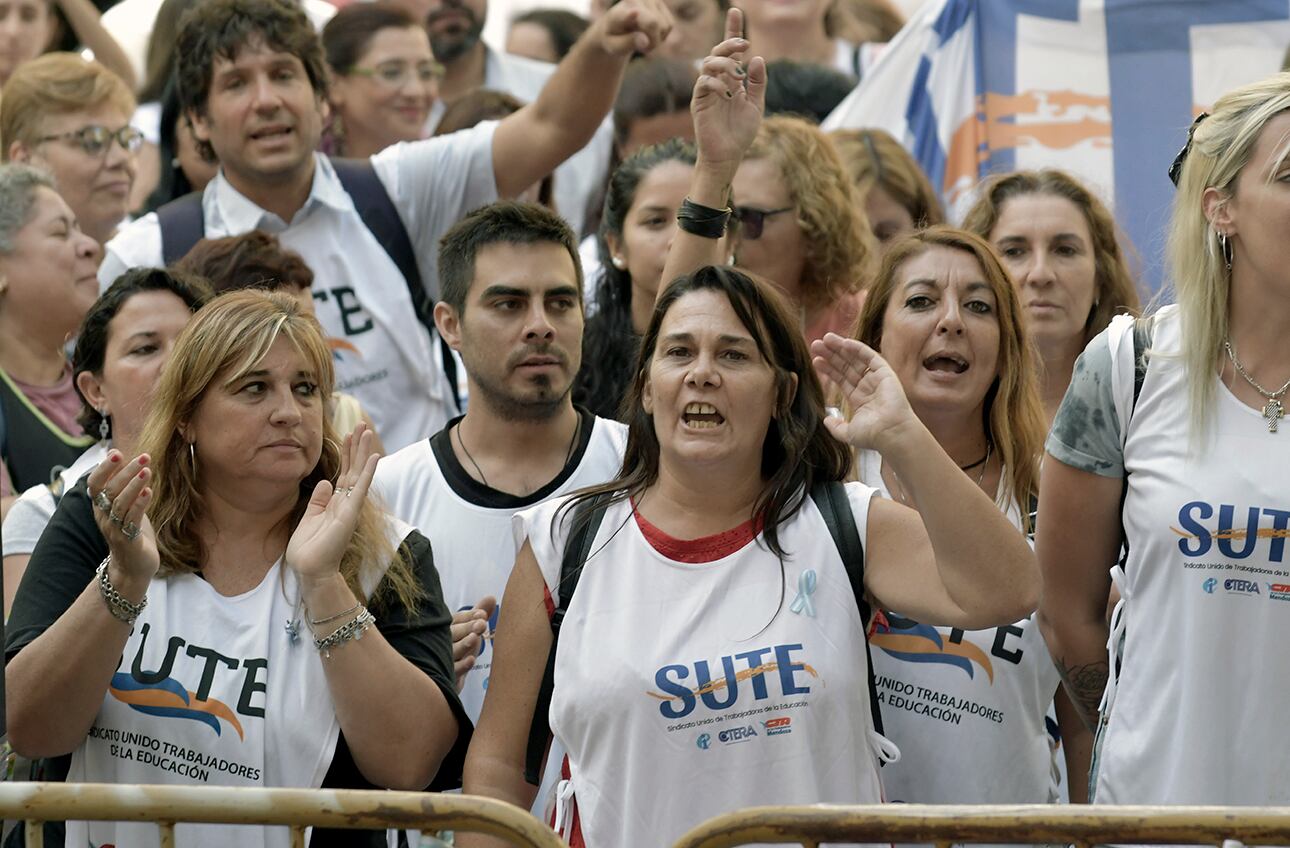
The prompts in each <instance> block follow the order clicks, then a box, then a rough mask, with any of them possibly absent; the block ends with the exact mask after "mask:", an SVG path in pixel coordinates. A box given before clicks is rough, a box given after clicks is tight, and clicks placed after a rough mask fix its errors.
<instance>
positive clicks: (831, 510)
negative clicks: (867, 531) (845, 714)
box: [811, 480, 882, 734]
mask: <svg viewBox="0 0 1290 848" xmlns="http://www.w3.org/2000/svg"><path fill="white" fill-rule="evenodd" d="M811 500H813V501H815V506H816V507H817V508H818V509H819V510H820V515H822V516H824V525H825V526H826V527H828V528H829V535H830V536H832V537H833V544H834V545H835V546H836V547H837V549H838V553H839V554H840V555H841V556H842V564H843V565H844V566H846V569H847V577H848V578H849V579H850V581H851V591H852V593H854V594H855V596H856V605H857V606H858V607H859V608H860V626H861V627H863V628H864V652H865V659H866V661H867V663H868V666H869V708H870V710H871V711H872V713H873V727H874V730H876V731H878V733H880V734H881V733H882V712H881V710H880V708H879V705H878V682H877V680H876V679H875V677H874V671H873V652H872V651H871V650H870V648H869V619H870V618H871V617H872V614H873V610H872V609H871V608H870V607H869V602H868V601H866V600H865V588H864V546H863V545H862V544H861V543H860V531H859V530H858V529H856V519H855V515H853V514H852V512H851V501H850V499H848V498H847V490H846V487H845V486H843V485H842V484H841V483H839V482H838V481H836V480H825V481H823V482H820V483H817V484H815V485H814V486H813V487H812V488H811Z"/></svg>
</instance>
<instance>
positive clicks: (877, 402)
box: [811, 333, 922, 453]
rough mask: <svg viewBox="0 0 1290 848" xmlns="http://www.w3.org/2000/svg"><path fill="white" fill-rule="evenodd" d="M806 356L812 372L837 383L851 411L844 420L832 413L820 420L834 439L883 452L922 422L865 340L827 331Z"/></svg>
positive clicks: (889, 370) (894, 374)
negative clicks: (809, 356)
mask: <svg viewBox="0 0 1290 848" xmlns="http://www.w3.org/2000/svg"><path fill="white" fill-rule="evenodd" d="M811 357H812V360H811V361H812V363H813V364H814V365H815V370H816V372H817V373H819V375H820V377H821V378H823V379H825V380H828V381H829V382H831V383H833V384H834V385H835V386H837V387H838V389H839V390H840V391H841V392H842V396H843V399H844V401H845V404H846V407H847V409H849V410H850V412H851V419H850V420H849V421H848V420H846V419H843V418H835V417H829V418H826V419H825V421H824V423H825V426H827V427H828V428H829V432H830V433H832V434H833V437H834V438H836V439H837V440H838V441H840V442H845V443H847V444H849V445H851V446H852V447H854V448H856V449H859V450H866V449H868V450H877V451H878V452H879V453H883V452H884V448H885V446H886V445H888V444H892V443H893V441H892V440H893V439H897V438H899V437H900V436H901V435H902V434H904V433H906V432H910V431H911V429H913V428H917V427H921V426H922V425H921V424H920V423H919V421H918V417H917V416H915V415H914V411H913V410H912V409H911V408H910V406H909V400H908V399H906V397H905V390H904V388H903V387H902V386H901V384H900V378H899V377H897V376H896V373H895V372H894V371H892V370H891V366H890V365H888V364H887V361H886V360H885V359H883V358H882V357H881V356H879V355H878V352H877V351H876V350H874V349H873V348H871V347H869V346H868V345H867V344H864V343H863V342H858V341H856V340H855V339H846V338H843V337H842V336H839V335H837V334H835V333H829V334H827V335H825V337H824V338H822V339H819V340H817V341H815V342H812V343H811Z"/></svg>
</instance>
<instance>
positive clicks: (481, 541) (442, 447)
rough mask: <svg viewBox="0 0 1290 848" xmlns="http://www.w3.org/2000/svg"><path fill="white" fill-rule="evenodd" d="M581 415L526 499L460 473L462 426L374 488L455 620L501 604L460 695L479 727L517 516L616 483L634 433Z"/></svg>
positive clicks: (383, 464) (549, 776) (388, 465)
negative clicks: (560, 463) (414, 534)
mask: <svg viewBox="0 0 1290 848" xmlns="http://www.w3.org/2000/svg"><path fill="white" fill-rule="evenodd" d="M579 415H580V416H581V420H582V429H581V432H580V433H579V435H578V444H577V445H576V446H575V448H574V452H573V455H572V456H571V457H570V460H569V464H568V465H567V466H565V468H564V471H562V472H561V473H560V474H559V475H558V476H557V477H556V478H555V479H553V480H552V481H551V482H550V483H548V484H547V485H546V486H543V487H542V488H541V489H539V490H538V491H536V492H534V493H533V494H531V495H529V496H527V497H516V496H514V495H508V494H505V493H503V492H498V491H497V490H495V489H490V488H487V487H486V486H484V485H483V484H481V483H479V482H477V481H476V480H475V479H474V478H472V477H471V476H470V475H469V474H468V473H467V472H466V470H465V469H464V468H462V467H461V463H460V462H458V461H457V457H456V455H455V454H454V453H453V450H452V444H451V441H450V438H451V437H450V435H449V434H450V432H451V430H452V427H453V426H454V425H455V424H456V423H457V420H460V419H457V420H454V421H453V422H452V423H450V424H449V425H448V427H446V428H445V429H443V430H441V431H440V432H439V433H437V434H435V435H434V436H432V437H431V438H429V439H423V440H422V441H420V442H417V443H416V444H412V445H408V446H407V447H406V448H404V449H403V450H401V451H398V452H397V453H394V454H391V455H389V456H387V457H385V458H383V459H382V460H381V461H380V464H379V465H377V466H376V478H375V481H374V483H373V485H374V486H375V489H376V492H377V494H378V495H379V496H380V497H381V498H382V499H383V500H384V502H385V504H386V506H387V508H388V509H389V510H390V512H391V514H393V515H395V516H398V517H399V518H400V519H402V520H404V521H406V522H408V523H409V524H412V525H413V526H415V527H416V528H417V529H418V530H420V531H421V532H422V533H423V534H424V535H425V536H426V537H427V538H429V539H430V543H431V545H432V546H433V548H434V559H435V568H436V569H437V570H438V572H439V580H440V583H441V585H442V587H443V593H444V595H443V597H444V603H446V604H447V606H448V609H449V610H450V611H452V612H454V613H455V612H459V611H461V610H465V609H470V608H471V607H473V606H475V604H476V603H477V602H478V601H479V600H480V599H481V598H483V597H485V596H486V595H492V596H493V597H495V598H497V599H499V603H498V605H497V610H496V611H495V612H494V613H493V616H492V618H491V619H490V620H489V622H488V629H489V634H490V637H489V638H487V639H485V640H484V644H483V646H482V647H481V648H480V652H479V655H478V656H477V657H476V660H475V665H474V666H473V667H472V668H471V670H470V671H469V672H467V674H466V678H465V682H464V684H463V686H462V690H461V701H462V705H463V706H464V707H465V708H466V714H467V715H468V716H470V720H471V721H472V722H475V723H478V722H479V713H480V710H481V709H482V708H483V705H484V695H485V694H486V693H487V691H488V679H489V674H490V672H491V670H492V666H493V641H492V638H491V634H492V631H493V629H494V628H495V627H496V626H497V617H498V615H499V614H500V613H501V611H502V607H501V603H500V599H501V598H502V593H503V591H504V590H505V589H506V581H507V580H508V579H509V578H510V575H511V569H512V567H513V566H514V565H515V557H516V554H518V553H519V546H518V545H517V544H516V541H515V539H514V537H513V536H512V534H511V519H512V517H513V516H514V515H515V513H516V512H518V511H519V510H522V509H528V508H530V507H532V506H534V505H536V504H539V503H541V502H543V501H545V500H549V499H551V498H555V497H559V496H561V495H565V494H568V493H569V492H572V491H575V490H576V489H581V488H584V487H586V486H594V485H596V484H599V483H603V482H605V481H606V480H610V479H612V478H613V477H614V475H615V474H617V473H618V470H619V468H621V467H622V464H623V449H624V448H625V447H626V445H627V427H626V426H625V425H623V424H620V423H618V422H617V421H608V420H605V419H603V418H596V417H595V416H593V415H592V414H591V413H589V412H586V411H582V410H580V411H579ZM563 755H564V752H563V750H556V749H555V747H554V746H553V748H552V751H551V753H550V755H549V756H548V758H547V763H548V765H547V770H546V774H545V775H544V777H543V780H542V784H541V785H540V787H539V790H538V794H537V797H536V798H535V800H534V802H533V808H532V812H533V814H534V815H535V816H537V817H538V818H540V819H542V820H544V821H545V820H546V819H547V817H548V816H547V812H548V806H549V804H548V802H549V800H550V795H551V790H552V788H553V787H554V786H555V783H556V781H557V780H558V779H559V769H560V760H561V758H562V757H563Z"/></svg>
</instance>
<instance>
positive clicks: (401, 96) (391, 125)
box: [322, 0, 442, 158]
mask: <svg viewBox="0 0 1290 848" xmlns="http://www.w3.org/2000/svg"><path fill="white" fill-rule="evenodd" d="M322 42H323V51H324V52H325V54H326V57H327V64H328V66H329V67H330V68H331V72H332V80H331V87H330V90H329V97H330V99H331V107H332V122H331V127H330V129H329V133H328V138H326V139H324V145H325V146H328V147H329V151H328V152H330V153H332V154H333V155H337V156H350V157H355V158H362V157H367V156H373V155H375V154H377V153H380V152H381V151H382V150H384V149H385V148H387V147H389V146H390V145H392V144H397V143H398V142H400V141H416V140H417V139H419V138H422V137H423V136H424V135H425V128H426V120H427V119H428V118H429V116H430V107H431V106H433V105H434V101H435V97H436V96H437V92H438V86H437V80H438V78H439V76H440V75H441V74H442V67H441V66H440V65H439V63H437V62H436V61H435V60H434V54H433V53H432V52H431V51H430V37H429V36H428V35H427V34H426V31H425V27H423V26H422V25H421V24H420V23H419V22H418V21H417V20H416V19H415V18H413V17H412V15H411V14H409V13H408V12H407V11H406V10H405V9H404V8H403V7H402V6H399V5H397V4H394V3H390V2H385V1H384V0H381V1H380V2H375V3H354V4H352V5H350V6H346V7H345V8H343V9H341V10H340V11H339V12H337V13H336V15H335V17H333V18H332V19H331V20H330V21H328V22H327V25H326V26H324V27H323V30H322Z"/></svg>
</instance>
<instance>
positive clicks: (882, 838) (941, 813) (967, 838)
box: [673, 804, 1290, 848]
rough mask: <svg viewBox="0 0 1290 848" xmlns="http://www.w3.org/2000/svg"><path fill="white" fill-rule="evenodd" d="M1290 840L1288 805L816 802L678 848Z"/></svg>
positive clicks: (768, 813) (763, 810) (759, 815)
mask: <svg viewBox="0 0 1290 848" xmlns="http://www.w3.org/2000/svg"><path fill="white" fill-rule="evenodd" d="M1228 840H1235V841H1238V842H1241V843H1244V844H1247V845H1290V808H1287V807H1119V806H1101V807H1099V806H1075V805H1071V806H1067V805H1051V804H1033V805H1018V806H994V807H982V806H932V805H927V804H883V805H871V806H854V807H847V806H830V805H815V806H803V807H754V808H750V809H747V810H740V811H738V812H734V813H727V814H726V815H723V816H718V817H717V818H714V819H711V820H709V821H707V822H704V823H703V824H701V825H699V826H698V827H695V828H694V829H693V830H691V831H690V832H689V833H687V834H685V836H683V837H681V839H680V840H679V841H677V842H676V843H675V844H674V845H673V848H732V846H737V845H748V844H750V843H757V842H760V843H778V844H790V845H804V846H807V848H816V846H818V845H819V844H820V843H822V842H869V843H932V844H936V845H937V846H939V848H948V846H950V845H952V844H957V843H982V842H989V843H1002V844H1040V845H1042V844H1054V845H1075V846H1079V848H1089V846H1093V845H1102V844H1108V843H1119V844H1131V845H1148V844H1171V845H1173V844H1177V845H1222V844H1223V843H1224V842H1226V841H1228Z"/></svg>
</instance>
